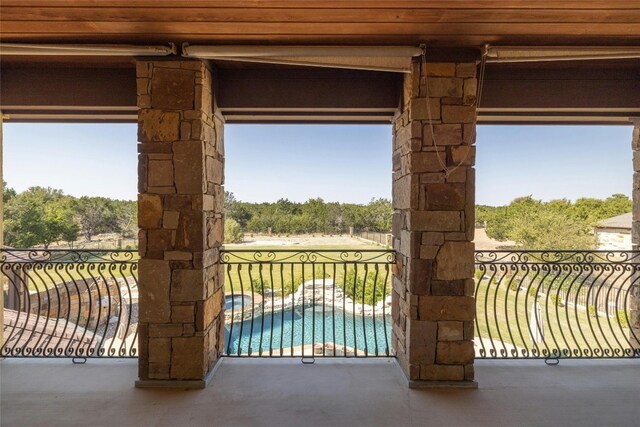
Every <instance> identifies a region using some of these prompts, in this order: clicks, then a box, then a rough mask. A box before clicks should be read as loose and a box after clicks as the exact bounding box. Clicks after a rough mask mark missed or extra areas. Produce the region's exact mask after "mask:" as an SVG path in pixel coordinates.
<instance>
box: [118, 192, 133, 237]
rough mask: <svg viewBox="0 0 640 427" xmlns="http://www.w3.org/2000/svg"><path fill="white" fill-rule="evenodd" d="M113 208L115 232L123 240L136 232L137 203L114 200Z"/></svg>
mask: <svg viewBox="0 0 640 427" xmlns="http://www.w3.org/2000/svg"><path fill="white" fill-rule="evenodd" d="M113 205H114V207H115V211H116V212H115V215H116V225H117V231H118V233H120V236H121V237H122V238H123V239H124V238H127V237H133V236H135V235H136V234H137V232H138V203H137V202H134V201H129V200H116V201H114V202H113Z"/></svg>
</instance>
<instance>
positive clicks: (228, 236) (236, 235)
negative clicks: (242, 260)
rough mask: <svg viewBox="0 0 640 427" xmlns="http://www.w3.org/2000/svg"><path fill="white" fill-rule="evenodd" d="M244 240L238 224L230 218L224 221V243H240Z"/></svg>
mask: <svg viewBox="0 0 640 427" xmlns="http://www.w3.org/2000/svg"><path fill="white" fill-rule="evenodd" d="M243 240H244V233H243V232H242V228H241V227H240V224H238V222H237V221H236V220H234V219H232V218H228V219H225V221H224V241H225V243H242V241H243Z"/></svg>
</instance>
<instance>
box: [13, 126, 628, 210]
mask: <svg viewBox="0 0 640 427" xmlns="http://www.w3.org/2000/svg"><path fill="white" fill-rule="evenodd" d="M631 132H632V128H631V127H629V126H480V127H479V128H478V142H477V161H476V169H477V172H476V173H477V178H476V181H477V195H476V201H477V203H479V204H490V205H500V204H505V203H508V202H509V201H510V200H512V199H513V198H515V197H519V196H523V195H529V194H531V195H533V196H534V197H536V198H540V199H543V200H551V199H557V198H568V199H571V200H575V199H576V198H578V197H598V198H603V197H607V196H609V195H611V194H613V193H623V194H627V195H629V196H630V195H631V178H632V173H633V172H632V167H631V148H630V144H631ZM225 157H226V188H227V190H229V191H232V192H233V193H234V194H235V195H236V198H238V199H240V200H244V201H251V202H262V201H275V200H277V199H279V198H288V199H290V200H295V201H304V200H306V199H308V198H310V197H322V198H323V199H325V200H327V201H339V202H355V203H366V202H368V201H369V200H370V199H371V198H373V197H387V198H390V197H391V127H390V126H382V125H371V126H349V125H343V126H334V125H331V126H329V125H325V126H320V125H316V126H293V125H287V126H274V125H270V126H269V125H243V126H240V125H227V126H226V128H225ZM136 174H137V153H136V126H135V125H133V124H131V125H129V124H127V125H113V124H111V125H99V124H73V125H68V124H67V125H64V124H11V123H8V124H5V125H4V179H5V181H7V182H8V183H9V186H11V187H13V188H15V189H16V190H18V191H23V190H25V189H26V188H28V187H30V186H34V185H42V186H51V187H54V188H61V189H63V190H64V192H65V193H67V194H71V195H74V196H81V195H91V196H94V195H96V196H97V195H100V196H107V197H113V198H118V199H131V200H132V199H135V198H136V194H137V193H136V192H137V175H136Z"/></svg>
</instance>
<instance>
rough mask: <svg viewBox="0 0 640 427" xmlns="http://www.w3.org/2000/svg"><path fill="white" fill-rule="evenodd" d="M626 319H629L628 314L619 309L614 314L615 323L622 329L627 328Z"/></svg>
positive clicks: (627, 322)
mask: <svg viewBox="0 0 640 427" xmlns="http://www.w3.org/2000/svg"><path fill="white" fill-rule="evenodd" d="M628 318H629V312H627V311H625V310H623V309H620V310H618V311H617V312H616V322H618V324H619V325H620V327H622V328H628V327H629V321H628V320H627V319H628Z"/></svg>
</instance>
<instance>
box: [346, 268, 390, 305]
mask: <svg viewBox="0 0 640 427" xmlns="http://www.w3.org/2000/svg"><path fill="white" fill-rule="evenodd" d="M375 279H376V277H375V274H372V273H371V272H370V273H369V274H367V276H366V277H365V278H363V277H362V275H360V274H358V275H356V272H355V270H353V269H350V270H348V271H347V274H346V275H345V277H344V287H343V289H344V293H345V295H347V296H348V297H349V298H351V299H352V300H354V301H355V302H359V303H362V302H363V298H364V303H365V304H368V305H375V304H377V303H378V301H381V300H383V299H384V297H385V296H386V295H385V283H384V277H383V275H378V278H377V281H376V280H375ZM386 291H387V293H389V292H391V286H389V285H387V286H386Z"/></svg>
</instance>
